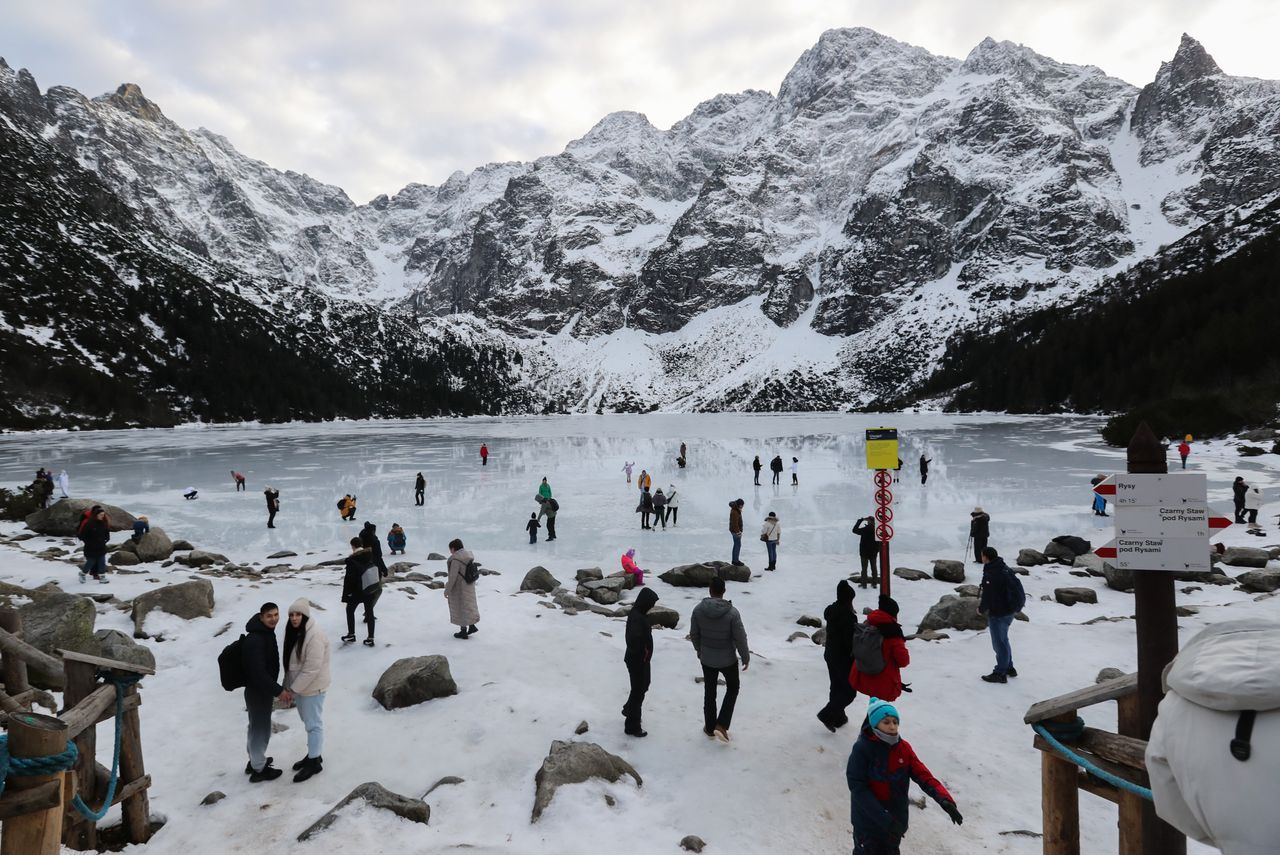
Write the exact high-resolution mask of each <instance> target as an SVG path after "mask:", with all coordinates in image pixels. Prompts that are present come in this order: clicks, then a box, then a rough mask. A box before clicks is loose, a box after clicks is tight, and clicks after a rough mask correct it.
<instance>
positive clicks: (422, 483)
mask: <svg viewBox="0 0 1280 855" xmlns="http://www.w3.org/2000/svg"><path fill="white" fill-rule="evenodd" d="M413 503H414V504H415V505H417V506H418V507H422V506H423V505H425V504H426V503H427V479H426V478H423V477H422V473H421V472H419V473H418V477H417V478H416V479H414V482H413Z"/></svg>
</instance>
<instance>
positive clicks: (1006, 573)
mask: <svg viewBox="0 0 1280 855" xmlns="http://www.w3.org/2000/svg"><path fill="white" fill-rule="evenodd" d="M979 587H980V588H981V590H982V594H981V599H979V600H978V612H979V613H980V614H984V615H986V616H987V629H988V630H990V631H991V649H992V650H993V651H995V654H996V667H995V668H994V669H992V671H991V673H990V674H983V675H982V679H983V680H985V681H986V682H988V683H1007V682H1009V679H1008V678H1010V677H1016V676H1018V669H1017V668H1014V667H1013V648H1012V647H1011V646H1010V645H1009V627H1010V626H1011V625H1012V624H1013V618H1014V615H1016V614H1017V613H1018V611H1019V610H1020V609H1021V608H1022V600H1024V599H1025V596H1024V594H1023V593H1022V583H1021V582H1019V581H1018V580H1017V577H1016V576H1014V575H1013V571H1012V570H1010V569H1009V567H1008V565H1007V564H1005V563H1004V559H1003V558H1001V557H1000V554H999V553H998V552H996V550H995V549H994V548H993V547H990V546H987V547H984V548H983V550H982V583H981V585H980V586H979Z"/></svg>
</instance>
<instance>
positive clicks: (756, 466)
mask: <svg viewBox="0 0 1280 855" xmlns="http://www.w3.org/2000/svg"><path fill="white" fill-rule="evenodd" d="M763 468H764V464H762V463H761V462H760V455H758V454H757V455H756V459H755V460H752V461H751V471H752V472H754V473H755V478H756V483H755V485H756V486H757V487H759V486H760V470H761V469H763Z"/></svg>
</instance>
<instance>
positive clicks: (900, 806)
mask: <svg viewBox="0 0 1280 855" xmlns="http://www.w3.org/2000/svg"><path fill="white" fill-rule="evenodd" d="M900 722H901V716H899V715H898V710H897V709H896V708H895V707H894V706H893V704H891V703H889V702H888V701H882V700H880V699H879V698H872V699H871V702H870V703H869V704H868V705H867V717H866V718H865V719H864V720H863V722H862V733H861V734H860V735H859V736H858V741H857V742H855V743H854V744H853V750H852V751H850V752H849V762H848V764H847V765H846V766H845V780H846V781H847V782H848V784H849V813H850V820H851V821H852V823H853V855H898V853H899V852H900V851H901V850H900V846H901V844H902V838H903V837H904V836H905V835H906V833H907V827H908V825H909V824H910V819H911V817H910V810H911V808H910V802H909V801H908V799H907V791H908V789H909V788H910V786H911V782H912V781H915V782H916V784H917V785H918V786H919V787H920V789H922V790H924V791H925V793H927V794H928V796H929V797H930V798H931V799H933V800H934V801H936V802H937V803H938V805H939V806H940V807H941V808H942V809H943V811H945V812H946V814H947V816H949V817H951V821H952V822H953V823H955V824H956V825H960V824H962V823H963V822H964V817H963V816H961V815H960V811H959V809H957V808H956V800H955V799H954V798H952V796H951V794H950V793H949V792H947V789H946V787H944V786H942V784H941V783H940V782H939V781H938V779H937V778H935V777H933V773H932V772H930V771H929V768H928V767H927V766H925V765H924V763H922V762H920V758H919V757H917V756H916V753H915V751H913V750H912V749H911V744H910V743H909V742H907V741H906V740H905V739H903V738H902V737H901V736H900V735H899V733H898V729H899V725H900Z"/></svg>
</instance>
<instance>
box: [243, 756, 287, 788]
mask: <svg viewBox="0 0 1280 855" xmlns="http://www.w3.org/2000/svg"><path fill="white" fill-rule="evenodd" d="M283 774H284V772H281V771H280V770H279V769H277V768H276V767H275V766H272V765H271V762H270V761H268V762H267V764H266V765H265V766H263V767H262V771H261V772H253V773H252V774H250V775H249V783H251V784H260V783H262V782H263V781H274V780H275V779H276V778H279V777H280V776H281V775H283Z"/></svg>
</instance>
